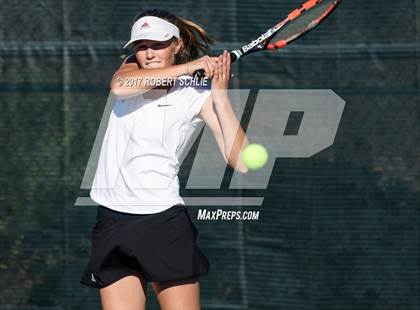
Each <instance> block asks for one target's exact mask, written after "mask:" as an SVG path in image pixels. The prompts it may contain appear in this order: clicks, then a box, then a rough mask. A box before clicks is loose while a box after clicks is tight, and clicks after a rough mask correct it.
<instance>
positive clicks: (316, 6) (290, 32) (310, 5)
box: [193, 0, 341, 78]
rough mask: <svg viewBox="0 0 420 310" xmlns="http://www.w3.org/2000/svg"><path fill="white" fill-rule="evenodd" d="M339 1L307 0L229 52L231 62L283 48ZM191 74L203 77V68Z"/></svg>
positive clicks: (311, 27) (306, 31)
mask: <svg viewBox="0 0 420 310" xmlns="http://www.w3.org/2000/svg"><path fill="white" fill-rule="evenodd" d="M340 1H341V0H309V1H307V2H305V3H304V4H302V5H301V6H300V7H299V8H297V9H295V10H293V11H292V12H290V14H289V15H287V17H286V18H285V19H283V20H282V21H280V22H279V23H277V24H276V25H275V26H274V27H272V28H270V29H268V30H267V31H266V32H264V33H263V34H261V35H260V36H259V37H258V38H257V39H255V40H252V41H251V42H250V43H248V44H246V45H244V46H242V47H241V48H240V49H237V50H233V51H231V52H229V54H230V60H231V63H234V62H236V61H237V60H238V59H239V58H241V57H244V56H246V55H249V54H252V53H255V52H258V51H263V50H270V51H273V50H277V49H281V48H284V47H285V46H287V45H289V44H290V43H292V42H293V41H295V40H296V39H298V38H301V37H302V36H303V35H304V34H306V33H308V32H309V31H310V30H311V29H313V28H315V27H316V26H318V25H319V24H320V23H321V22H322V21H324V20H325V18H327V16H329V15H330V14H331V13H332V12H333V11H334V9H335V8H337V6H338V4H339V3H340ZM193 76H194V77H199V78H201V77H204V76H205V74H204V70H197V71H195V72H194V74H193Z"/></svg>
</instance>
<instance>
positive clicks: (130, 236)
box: [80, 204, 209, 288]
mask: <svg viewBox="0 0 420 310" xmlns="http://www.w3.org/2000/svg"><path fill="white" fill-rule="evenodd" d="M197 236H198V231H197V229H196V227H195V226H194V224H193V222H192V221H191V218H190V217H189V215H188V212H187V208H186V207H185V206H184V205H183V204H177V205H174V206H172V207H171V208H169V209H167V210H164V211H162V212H159V213H153V214H130V213H123V212H119V211H114V210H112V209H109V208H106V207H104V206H99V207H98V213H97V222H96V225H95V227H94V228H93V230H92V249H91V256H90V259H89V262H88V264H87V266H86V269H85V271H84V273H83V276H82V278H81V280H80V283H82V284H83V285H87V286H90V287H95V288H104V287H106V286H108V285H110V284H112V283H114V282H116V281H118V280H119V279H121V278H123V277H125V276H127V275H130V274H138V273H140V274H141V275H142V276H143V277H144V279H146V281H153V282H168V281H178V280H188V279H196V280H199V279H200V278H201V277H202V276H204V275H205V274H207V273H208V272H209V262H208V259H207V258H206V256H205V255H204V254H203V253H202V252H201V250H200V249H199V247H198V246H197Z"/></svg>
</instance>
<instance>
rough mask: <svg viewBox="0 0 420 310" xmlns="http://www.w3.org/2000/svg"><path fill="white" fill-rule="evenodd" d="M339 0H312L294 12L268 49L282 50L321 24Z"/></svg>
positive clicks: (272, 38) (268, 44) (273, 38)
mask: <svg viewBox="0 0 420 310" xmlns="http://www.w3.org/2000/svg"><path fill="white" fill-rule="evenodd" d="M338 2H339V1H338V0H324V1H320V0H310V1H307V2H306V3H304V4H303V5H302V6H301V8H299V9H296V10H294V11H292V12H291V13H290V14H289V15H288V17H287V19H288V22H287V23H286V24H285V25H284V26H283V27H282V28H281V29H280V30H279V31H278V32H277V33H276V34H275V35H274V36H273V37H271V38H270V40H269V42H268V43H267V49H277V48H282V47H284V46H285V45H287V44H288V43H289V42H291V41H293V40H294V39H295V38H297V37H299V36H300V35H301V34H303V33H305V32H306V31H309V30H310V29H312V28H313V27H315V26H316V25H317V24H318V23H319V22H321V21H322V20H323V19H324V18H325V17H326V16H327V15H328V13H329V12H331V11H332V9H334V7H335V6H336V5H337V4H338Z"/></svg>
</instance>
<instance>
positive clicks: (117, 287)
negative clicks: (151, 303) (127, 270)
mask: <svg viewBox="0 0 420 310" xmlns="http://www.w3.org/2000/svg"><path fill="white" fill-rule="evenodd" d="M99 294H100V296H101V304H102V309H103V310H115V309H118V310H144V309H145V304H146V294H147V284H146V281H145V280H144V279H143V277H142V276H141V275H140V274H135V275H129V276H126V277H124V278H122V279H120V280H118V281H116V282H114V283H112V284H111V285H108V286H107V287H105V288H102V289H100V290H99Z"/></svg>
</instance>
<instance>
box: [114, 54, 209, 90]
mask: <svg viewBox="0 0 420 310" xmlns="http://www.w3.org/2000/svg"><path fill="white" fill-rule="evenodd" d="M213 58H216V57H209V56H203V57H201V58H199V59H196V60H194V61H191V62H190V63H189V64H188V63H184V64H180V65H173V66H169V67H166V68H159V69H147V70H146V69H141V68H139V65H138V63H137V60H136V57H135V55H130V56H128V57H127V58H126V59H125V60H124V61H123V63H122V65H121V66H120V68H119V69H118V70H117V71H116V72H115V73H114V75H113V77H112V80H111V91H112V93H113V94H114V95H116V96H117V97H122V98H129V97H133V96H136V95H140V94H142V93H145V92H146V91H148V90H149V89H152V88H154V87H155V86H156V85H153V83H150V80H151V79H152V78H160V79H164V78H167V79H168V78H172V79H176V78H177V77H179V76H181V75H184V74H188V75H191V74H192V73H193V72H194V71H196V70H199V69H203V70H205V72H206V75H207V76H208V77H209V78H211V77H212V76H213V68H214V60H213ZM188 71H190V72H188ZM147 81H149V82H147Z"/></svg>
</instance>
